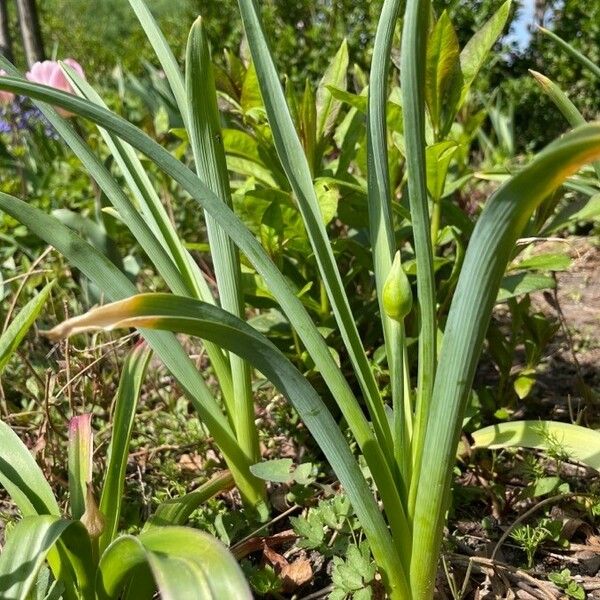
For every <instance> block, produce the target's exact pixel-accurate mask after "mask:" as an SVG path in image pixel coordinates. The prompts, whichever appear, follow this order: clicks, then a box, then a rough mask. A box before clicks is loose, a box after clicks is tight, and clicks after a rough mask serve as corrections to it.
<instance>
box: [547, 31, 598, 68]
mask: <svg viewBox="0 0 600 600" xmlns="http://www.w3.org/2000/svg"><path fill="white" fill-rule="evenodd" d="M538 29H539V30H540V32H541V33H543V34H544V35H545V36H547V37H549V38H550V39H551V40H553V41H555V42H556V43H557V44H558V45H559V46H560V47H561V48H562V49H563V50H566V51H567V54H570V55H571V56H572V57H573V58H574V59H575V60H576V61H578V62H579V63H581V64H582V65H583V66H584V67H585V68H586V69H588V70H589V71H590V72H591V73H593V74H594V75H595V76H596V77H600V67H599V66H598V65H596V64H595V63H593V62H592V61H591V60H590V59H589V58H588V57H587V56H584V55H583V54H581V52H579V51H578V50H575V48H574V47H573V46H572V45H571V44H569V43H568V42H565V40H563V39H562V38H561V37H559V36H558V35H556V34H555V33H554V32H553V31H550V30H549V29H546V28H544V27H540V26H538Z"/></svg>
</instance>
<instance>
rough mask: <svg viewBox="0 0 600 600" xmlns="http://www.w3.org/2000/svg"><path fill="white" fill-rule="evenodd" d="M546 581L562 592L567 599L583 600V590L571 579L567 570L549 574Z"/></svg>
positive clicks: (584, 595)
mask: <svg viewBox="0 0 600 600" xmlns="http://www.w3.org/2000/svg"><path fill="white" fill-rule="evenodd" d="M548 579H549V580H550V581H551V582H552V583H553V584H554V585H556V586H558V587H559V588H560V589H561V590H563V591H564V592H565V594H566V595H567V596H568V597H569V598H573V599H574V600H585V598H586V594H585V590H584V589H583V587H582V586H581V585H580V584H579V583H577V582H576V581H575V580H574V579H573V577H572V576H571V571H570V570H569V569H563V570H562V571H554V572H553V573H549V574H548Z"/></svg>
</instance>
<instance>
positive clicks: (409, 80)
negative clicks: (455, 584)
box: [400, 0, 437, 517]
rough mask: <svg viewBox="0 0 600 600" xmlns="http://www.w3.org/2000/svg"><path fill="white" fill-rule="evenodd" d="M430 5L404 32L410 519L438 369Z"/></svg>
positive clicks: (412, 2) (413, 12) (419, 3)
mask: <svg viewBox="0 0 600 600" xmlns="http://www.w3.org/2000/svg"><path fill="white" fill-rule="evenodd" d="M430 9H431V7H430V1H429V0H407V3H406V10H405V13H404V24H403V29H402V49H401V50H402V54H401V69H400V85H401V87H402V108H403V118H404V141H405V146H406V170H407V177H408V195H409V200H410V215H411V221H412V229H413V238H414V246H415V254H416V258H417V291H418V304H419V320H420V332H419V372H418V380H417V398H416V408H415V424H414V433H413V441H412V449H413V452H412V463H413V465H412V466H413V473H414V474H415V475H414V483H412V482H411V490H410V498H409V517H410V516H411V515H412V513H413V511H414V504H415V499H416V481H418V477H419V471H420V468H421V452H422V448H423V440H424V435H425V428H426V426H427V418H428V415H429V404H430V402H431V392H432V389H433V379H434V377H435V370H436V346H437V344H436V340H437V326H436V295H435V282H434V277H433V250H432V244H431V235H430V222H429V205H428V198H427V171H426V164H427V162H426V157H425V72H426V69H425V67H426V62H427V61H426V59H427V32H428V29H429V17H430Z"/></svg>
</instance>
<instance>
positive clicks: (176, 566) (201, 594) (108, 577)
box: [96, 527, 252, 600]
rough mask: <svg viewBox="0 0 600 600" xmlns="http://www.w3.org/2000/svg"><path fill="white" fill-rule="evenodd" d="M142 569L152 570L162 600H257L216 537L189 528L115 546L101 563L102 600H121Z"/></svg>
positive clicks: (170, 529)
mask: <svg viewBox="0 0 600 600" xmlns="http://www.w3.org/2000/svg"><path fill="white" fill-rule="evenodd" d="M143 565H147V567H149V569H150V572H151V574H152V577H153V578H154V581H155V584H156V589H157V591H158V592H159V593H160V597H161V598H162V599H163V600H222V599H224V598H232V599H233V598H235V599H236V600H237V599H239V600H246V599H247V600H251V599H252V594H251V593H250V588H249V587H248V584H247V583H246V579H245V577H244V574H243V573H242V570H241V569H240V567H239V565H238V564H237V562H236V561H235V559H234V558H233V556H232V555H231V554H230V552H229V551H228V550H227V548H226V547H225V546H224V545H223V544H222V543H221V542H219V541H218V540H216V539H215V538H213V537H212V536H210V535H208V534H206V533H204V532H202V531H197V530H195V529H189V528H185V527H160V528H156V529H152V530H149V531H146V532H144V533H142V534H141V535H140V536H139V537H138V538H134V537H132V536H124V537H122V538H119V539H117V540H116V541H115V542H113V543H112V544H111V545H110V546H109V547H108V548H107V549H106V552H105V553H104V556H103V557H102V559H101V560H100V566H99V569H98V577H97V580H96V593H97V597H98V599H99V600H109V599H113V598H118V597H119V594H120V592H121V591H122V589H123V588H124V586H125V585H126V584H127V582H128V581H129V580H130V579H131V577H132V576H133V575H134V574H135V570H136V569H138V568H140V567H141V566H143ZM134 597H135V596H134Z"/></svg>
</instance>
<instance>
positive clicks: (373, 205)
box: [367, 0, 410, 488]
mask: <svg viewBox="0 0 600 600" xmlns="http://www.w3.org/2000/svg"><path fill="white" fill-rule="evenodd" d="M401 5H402V2H401V1H400V0H386V1H385V2H384V4H383V8H382V9H381V16H380V17H379V23H378V25H377V33H376V35H375V44H374V46H373V60H372V66H371V77H370V82H369V97H368V108H367V147H368V156H369V163H368V173H367V178H368V179H367V185H368V208H369V231H370V236H371V248H372V253H373V267H374V271H375V285H376V288H377V299H378V302H379V314H380V317H381V323H382V326H383V336H384V342H385V350H386V356H387V361H388V366H389V369H390V381H391V386H392V399H393V406H394V424H393V446H394V455H395V460H396V463H397V464H398V465H399V466H400V468H401V477H403V482H402V483H403V485H404V487H405V488H407V486H408V479H407V478H408V475H409V471H410V468H409V465H410V443H409V441H410V440H409V439H408V435H407V429H408V422H407V417H408V415H405V414H404V411H403V406H404V398H403V392H404V381H403V366H402V357H403V354H404V349H403V346H404V343H403V340H402V337H403V336H402V328H401V326H400V325H399V324H398V323H396V322H395V321H393V320H392V319H390V318H389V317H388V316H387V315H386V312H385V310H384V307H383V288H384V286H385V282H386V280H387V277H388V274H389V272H390V269H391V267H392V261H393V259H394V255H395V253H396V241H395V237H394V221H393V215H392V204H391V203H392V192H391V189H390V174H389V169H388V140H387V129H386V123H387V79H388V71H389V65H390V51H391V47H392V41H393V38H394V30H395V26H396V21H397V19H398V14H399V13H400V8H401Z"/></svg>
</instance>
